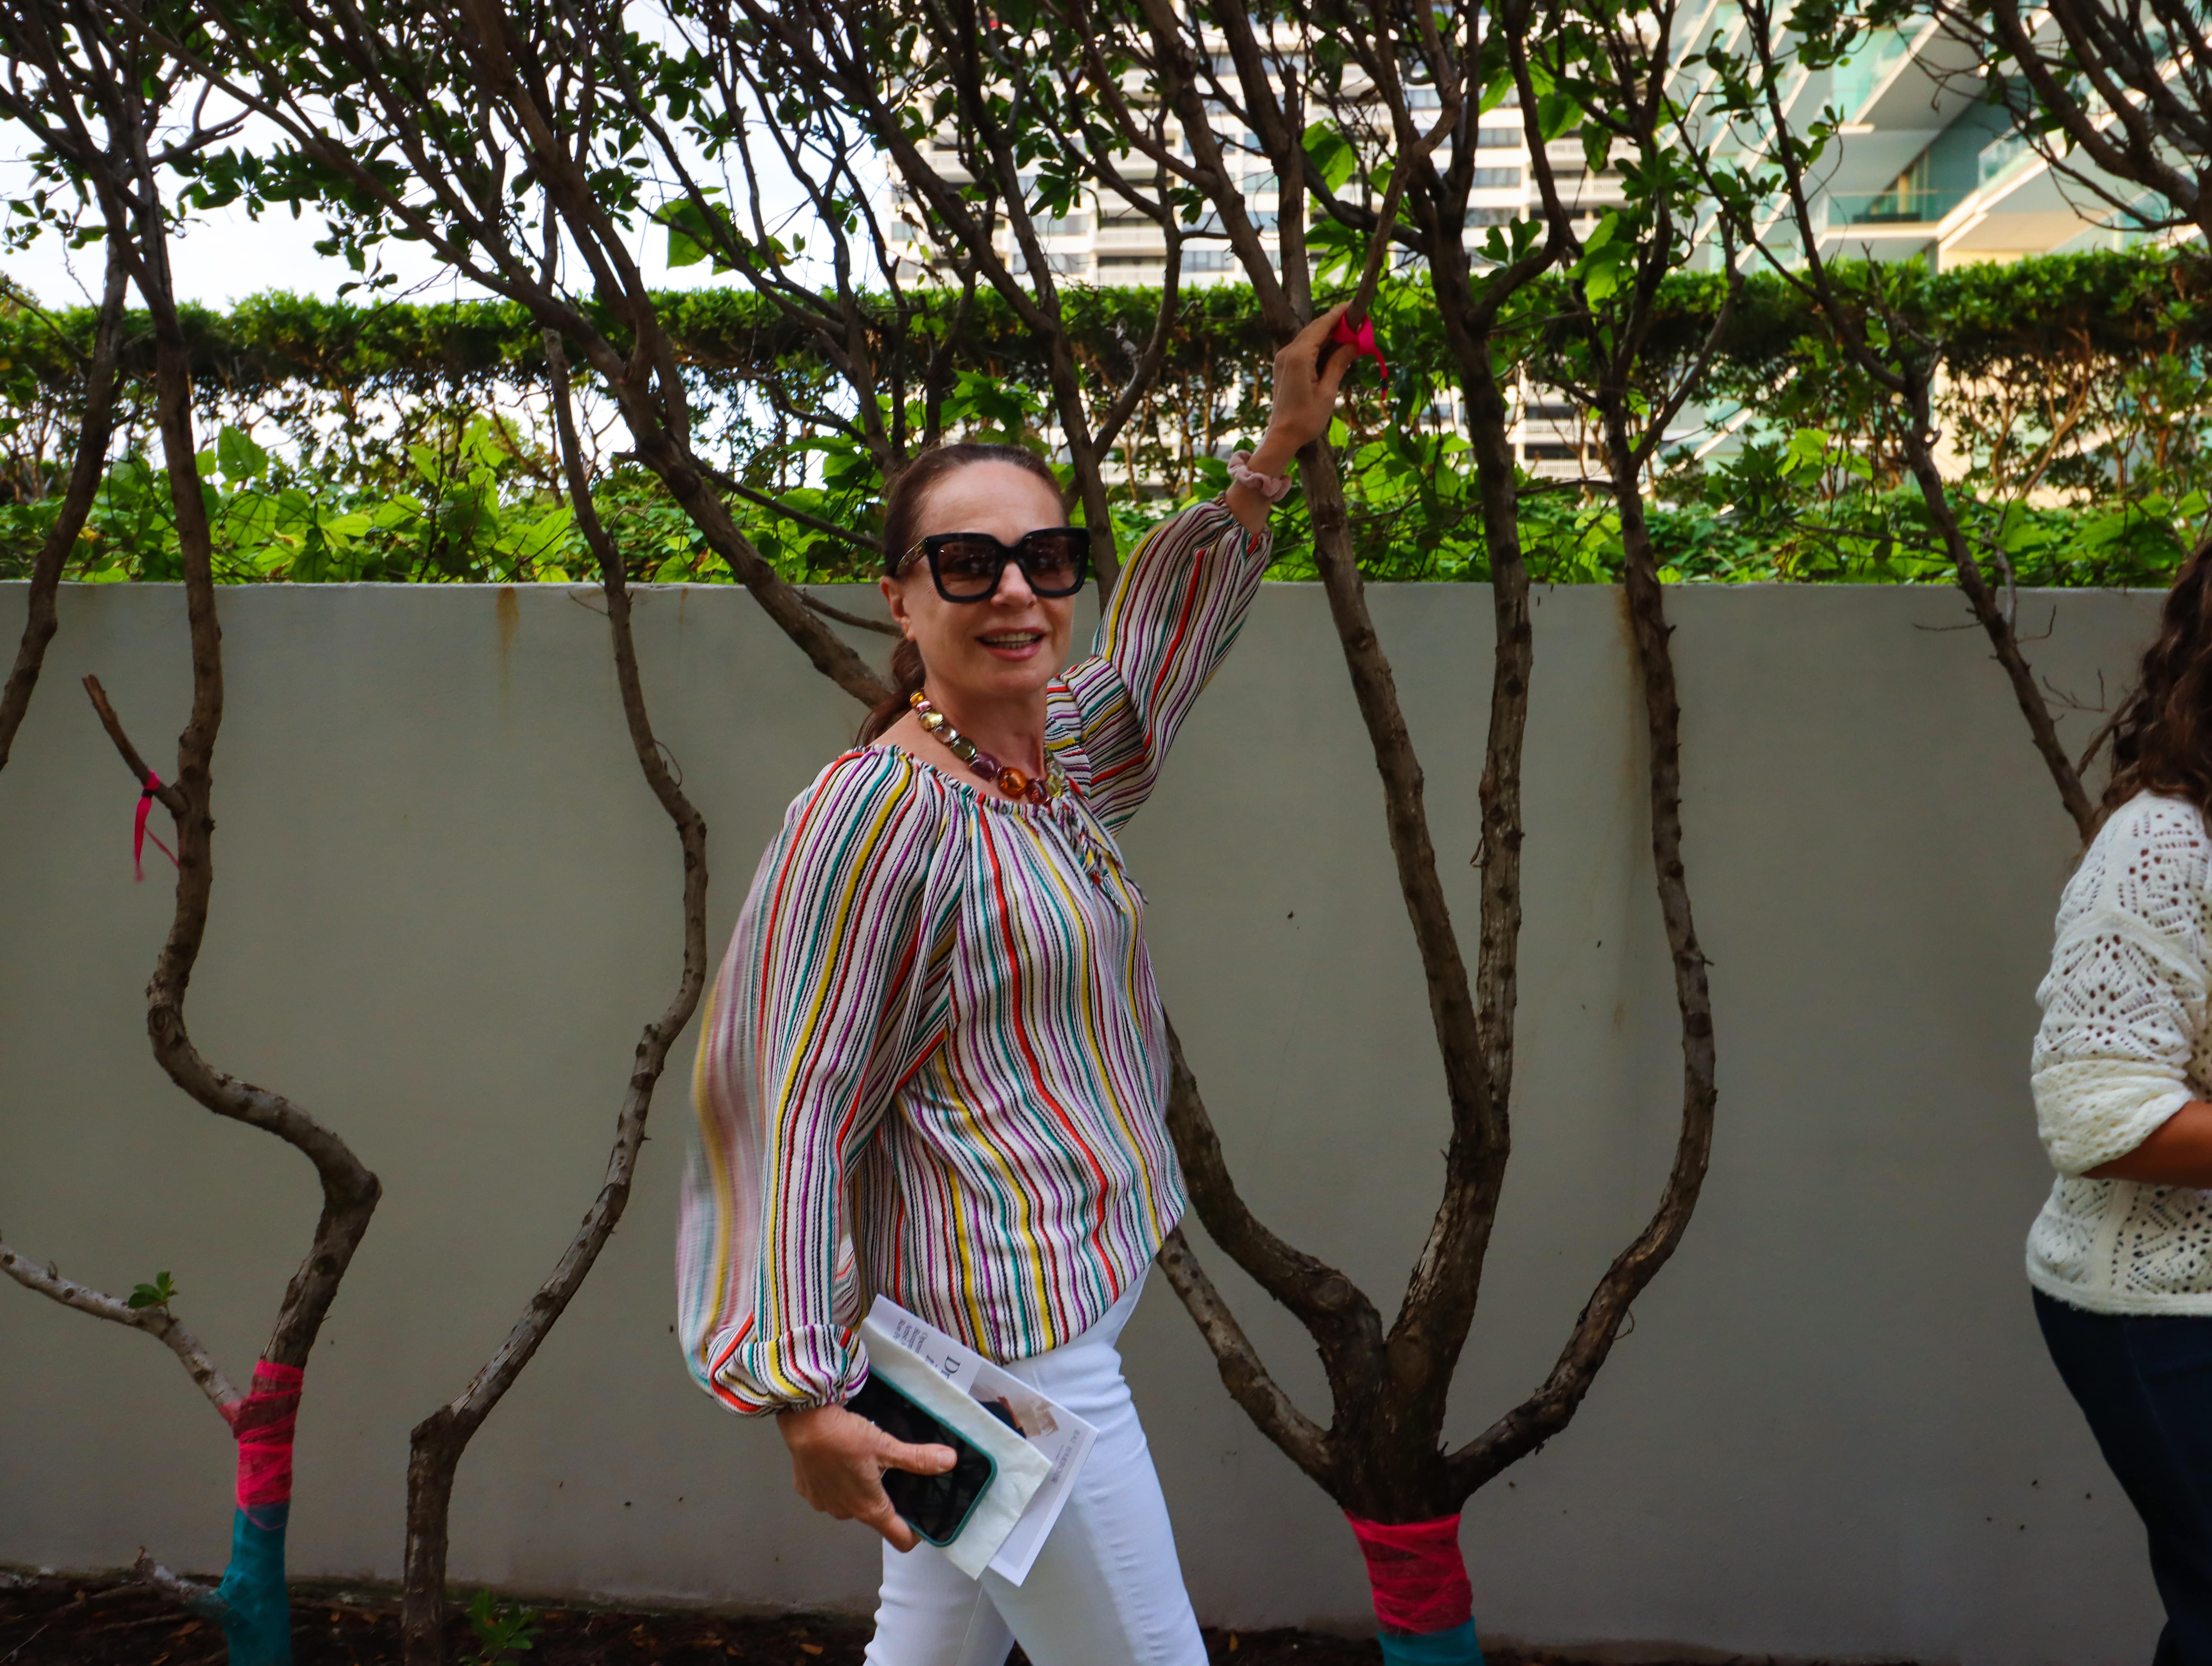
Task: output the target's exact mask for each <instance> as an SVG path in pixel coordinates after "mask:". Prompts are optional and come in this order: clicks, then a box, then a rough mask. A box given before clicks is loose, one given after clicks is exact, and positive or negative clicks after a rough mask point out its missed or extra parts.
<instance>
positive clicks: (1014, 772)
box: [999, 769, 1030, 799]
mask: <svg viewBox="0 0 2212 1666" xmlns="http://www.w3.org/2000/svg"><path fill="white" fill-rule="evenodd" d="M999 786H1000V789H1001V790H1003V791H1004V792H1005V793H1006V796H1007V797H1008V798H1013V799H1018V798H1019V797H1021V796H1022V794H1024V793H1026V792H1028V791H1029V790H1030V778H1029V777H1028V776H1027V775H1024V774H1023V773H1022V772H1021V771H1020V770H1018V769H1001V770H1000V771H999Z"/></svg>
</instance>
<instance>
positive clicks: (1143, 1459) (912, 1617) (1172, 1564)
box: [867, 1279, 1206, 1666]
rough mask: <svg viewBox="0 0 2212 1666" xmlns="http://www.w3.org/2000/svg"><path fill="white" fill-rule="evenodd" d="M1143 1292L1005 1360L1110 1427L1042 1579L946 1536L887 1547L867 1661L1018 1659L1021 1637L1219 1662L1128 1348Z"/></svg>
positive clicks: (911, 1663)
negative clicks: (998, 1565) (1195, 1601)
mask: <svg viewBox="0 0 2212 1666" xmlns="http://www.w3.org/2000/svg"><path fill="white" fill-rule="evenodd" d="M1143 1288H1144V1280H1142V1279H1139V1280H1137V1282H1136V1283H1135V1284H1133V1285H1132V1286H1130V1287H1129V1289H1128V1290H1127V1292H1124V1293H1123V1295H1122V1297H1121V1300H1120V1301H1118V1302H1116V1303H1115V1304H1114V1306H1113V1308H1112V1309H1111V1310H1109V1312H1108V1313H1107V1315H1106V1316H1105V1317H1104V1318H1103V1319H1101V1320H1100V1321H1099V1322H1097V1324H1095V1325H1093V1326H1091V1329H1088V1330H1086V1331H1085V1332H1084V1333H1083V1335H1080V1336H1078V1337H1077V1338H1075V1339H1074V1340H1073V1341H1070V1342H1066V1343H1064V1344H1062V1345H1061V1346H1060V1347H1056V1348H1053V1349H1050V1350H1049V1351H1048V1352H1046V1353H1040V1354H1038V1355H1037V1356H1036V1358H1034V1359H1024V1360H1020V1361H1018V1362H1016V1363H1014V1364H1012V1365H1008V1366H1006V1371H1007V1374H1008V1375H1009V1376H1012V1377H1019V1378H1020V1379H1021V1380H1022V1381H1023V1382H1024V1383H1029V1384H1030V1386H1031V1387H1032V1388H1035V1389H1041V1390H1042V1392H1044V1393H1045V1394H1047V1395H1050V1396H1051V1397H1052V1398H1053V1399H1054V1400H1057V1401H1058V1402H1060V1404H1061V1405H1063V1406H1065V1407H1066V1408H1068V1410H1070V1411H1072V1412H1073V1413H1074V1414H1076V1415H1077V1416H1078V1417H1080V1418H1083V1419H1085V1420H1086V1421H1088V1422H1090V1423H1092V1424H1095V1425H1096V1426H1097V1429H1098V1439H1097V1444H1094V1445H1093V1446H1092V1447H1091V1456H1089V1457H1088V1458H1087V1459H1085V1462H1084V1465H1083V1469H1082V1473H1081V1474H1079V1475H1078V1476H1077V1477H1076V1479H1075V1489H1074V1491H1073V1493H1071V1494H1070V1495H1069V1498H1068V1500H1067V1505H1066V1508H1065V1509H1064V1510H1063V1511H1061V1512H1060V1519H1059V1521H1057V1522H1055V1523H1054V1524H1053V1529H1052V1533H1051V1535H1050V1536H1049V1537H1048V1538H1047V1539H1046V1540H1045V1541H1044V1547H1043V1548H1042V1550H1040V1551H1039V1552H1038V1553H1037V1559H1036V1566H1034V1567H1032V1568H1031V1569H1030V1577H1029V1578H1027V1579H1025V1580H1024V1581H1023V1582H1022V1583H1021V1584H1018V1585H1015V1584H1008V1583H1007V1581H1006V1579H1004V1578H1001V1577H1000V1575H998V1574H995V1573H992V1572H985V1573H984V1575H983V1577H982V1578H981V1579H980V1580H976V1579H970V1578H969V1577H968V1576H967V1575H966V1574H964V1573H963V1572H960V1570H959V1569H957V1568H956V1567H954V1566H952V1564H951V1563H950V1562H948V1561H946V1560H945V1557H944V1555H943V1554H942V1553H941V1552H939V1550H938V1549H937V1548H936V1547H934V1546H933V1545H927V1544H922V1545H917V1546H915V1547H914V1549H912V1550H910V1551H908V1552H907V1553H905V1554H903V1555H902V1554H900V1553H899V1552H897V1551H896V1550H893V1549H892V1548H891V1547H890V1545H888V1544H886V1545H884V1587H883V1596H882V1601H881V1602H880V1603H879V1604H878V1607H877V1609H876V1635H875V1639H874V1640H873V1641H872V1642H871V1643H870V1644H869V1645H868V1654H867V1666H1005V1663H1006V1656H1007V1654H1008V1653H1009V1652H1010V1651H1012V1647H1013V1645H1014V1644H1015V1642H1016V1641H1019V1642H1020V1644H1021V1645H1022V1648H1023V1649H1024V1651H1026V1652H1027V1654H1028V1655H1029V1657H1030V1661H1031V1662H1032V1663H1033V1666H1206V1645H1204V1644H1203V1643H1202V1642H1201V1641H1200V1639H1199V1635H1198V1620H1197V1617H1196V1616H1195V1615H1194V1614H1192V1613H1191V1609H1190V1595H1189V1593H1188V1592H1187V1591H1186V1590H1184V1589H1183V1584H1182V1564H1180V1563H1179V1562H1177V1561H1176V1547H1175V1530H1174V1529H1172V1528H1171V1527H1170V1526H1169V1524H1168V1506H1167V1500H1166V1499H1164V1498H1163V1497H1161V1496H1160V1481H1159V1477H1158V1474H1155V1473H1154V1472H1153V1469H1152V1449H1151V1448H1150V1447H1149V1446H1147V1445H1146V1444H1145V1431H1144V1428H1143V1426H1141V1425H1139V1423H1138V1421H1137V1408H1136V1407H1135V1406H1134V1405H1133V1403H1131V1402H1130V1399H1129V1385H1128V1383H1127V1382H1125V1381H1123V1380H1122V1377H1121V1353H1119V1352H1118V1351H1117V1348H1116V1344H1117V1343H1118V1342H1119V1341H1120V1340H1121V1327H1122V1326H1123V1325H1125V1324H1127V1322H1128V1319H1129V1315H1130V1313H1131V1312H1132V1311H1133V1310H1134V1309H1135V1307H1136V1305H1137V1296H1138V1293H1139V1292H1140V1291H1142V1290H1143Z"/></svg>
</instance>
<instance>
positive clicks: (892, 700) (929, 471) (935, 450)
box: [853, 441, 1060, 746]
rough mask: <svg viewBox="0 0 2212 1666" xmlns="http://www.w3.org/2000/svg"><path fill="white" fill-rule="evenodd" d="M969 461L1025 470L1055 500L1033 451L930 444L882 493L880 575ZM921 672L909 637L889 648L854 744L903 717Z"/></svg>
mask: <svg viewBox="0 0 2212 1666" xmlns="http://www.w3.org/2000/svg"><path fill="white" fill-rule="evenodd" d="M970 463H1008V464H1012V465H1013V466H1014V467H1015V468H1018V469H1026V470H1028V471H1029V472H1030V473H1031V474H1033V475H1035V476H1036V477H1037V478H1038V479H1040V480H1042V481H1043V482H1044V483H1045V484H1046V485H1048V486H1049V487H1051V488H1052V489H1053V493H1054V496H1058V495H1059V492H1060V482H1059V481H1058V480H1057V479H1056V478H1054V475H1053V472H1052V469H1051V467H1050V465H1048V464H1047V463H1046V462H1045V460H1044V459H1042V457H1039V456H1038V455H1037V454H1036V453H1035V452H1033V451H1026V450H1024V449H1023V448H1022V447H1019V446H987V445H981V444H977V443H975V442H972V441H960V442H958V443H957V444H954V445H950V446H936V447H932V448H931V449H930V450H928V451H926V452H924V453H921V456H919V457H917V458H915V459H914V461H913V462H911V463H909V464H908V465H906V468H905V470H904V471H902V473H901V474H900V476H899V477H898V478H897V479H896V480H895V481H893V482H892V483H891V489H890V491H888V492H886V493H885V494H884V572H886V573H888V574H890V575H892V576H894V577H896V575H897V573H898V570H899V569H900V567H901V566H902V565H903V564H904V562H905V561H906V558H907V556H910V555H912V554H913V553H914V549H915V544H919V543H920V542H921V506H922V503H923V502H924V501H925V500H926V499H927V497H928V496H929V492H930V489H931V488H932V487H933V486H934V485H936V484H937V483H938V482H939V481H940V480H942V479H944V478H945V476H946V475H948V474H951V472H952V471H954V470H956V469H964V468H966V467H967V466H968V465H969V464H970ZM927 674H928V673H927V667H926V666H923V664H922V663H921V649H920V648H917V647H915V641H914V638H912V637H911V636H903V637H901V638H900V639H899V645H898V646H897V647H896V648H893V649H892V650H891V691H890V694H889V695H887V696H884V699H883V700H882V701H881V702H878V704H877V705H876V707H875V708H873V709H872V711H870V712H869V713H868V714H867V715H866V717H864V718H862V719H861V720H860V734H859V735H858V737H856V738H855V739H854V743H853V744H854V745H856V746H866V745H868V744H869V743H870V742H871V741H872V740H874V739H876V738H877V737H878V736H879V735H881V734H882V733H883V732H884V730H886V729H888V728H890V726H891V725H892V724H894V723H896V722H897V721H899V719H900V718H902V717H903V716H905V715H906V714H907V710H908V703H907V702H908V701H909V700H910V699H912V698H913V696H915V694H917V693H919V692H920V691H921V683H922V678H924V677H925V676H927Z"/></svg>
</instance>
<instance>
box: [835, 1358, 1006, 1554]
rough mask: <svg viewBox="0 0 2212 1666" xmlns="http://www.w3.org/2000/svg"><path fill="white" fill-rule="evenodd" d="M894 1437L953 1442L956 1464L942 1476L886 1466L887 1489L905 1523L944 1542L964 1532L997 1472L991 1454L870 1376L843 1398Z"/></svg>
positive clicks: (930, 1538)
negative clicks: (848, 1396)
mask: <svg viewBox="0 0 2212 1666" xmlns="http://www.w3.org/2000/svg"><path fill="white" fill-rule="evenodd" d="M845 1409H846V1410H847V1411H848V1412H857V1413H859V1414H860V1415H861V1416H862V1417H865V1418H866V1419H867V1420H868V1421H869V1422H871V1423H872V1424H874V1425H875V1426H877V1427H878V1429H881V1430H882V1431H883V1432H884V1433H885V1434H887V1435H889V1436H890V1437H891V1438H893V1439H894V1440H902V1441H904V1442H906V1443H907V1444H908V1445H909V1446H950V1447H951V1449H952V1450H953V1454H954V1458H953V1464H952V1467H951V1468H950V1469H948V1470H946V1471H945V1473H944V1474H941V1475H917V1474H915V1473H914V1472H913V1471H912V1470H910V1469H886V1470H884V1492H885V1493H887V1494H889V1495H890V1501H891V1508H892V1509H894V1510H896V1511H898V1512H899V1515H900V1517H901V1518H902V1520H904V1521H905V1523H906V1524H907V1525H908V1527H910V1528H912V1529H914V1530H915V1532H916V1533H918V1534H920V1535H921V1536H922V1537H923V1538H925V1539H927V1540H928V1541H929V1542H930V1543H932V1544H933V1545H937V1546H939V1547H943V1546H945V1545H949V1544H951V1542H952V1541H954V1540H955V1539H957V1538H958V1537H959V1536H960V1529H962V1528H963V1527H965V1526H967V1524H968V1518H969V1517H970V1516H972V1515H973V1514H975V1505H976V1503H977V1502H978V1500H980V1499H981V1498H982V1496H983V1490H984V1488H986V1487H988V1486H990V1484H991V1481H992V1480H993V1478H994V1477H995V1476H996V1475H997V1474H998V1473H999V1466H998V1464H997V1462H995V1461H994V1460H993V1458H992V1456H991V1455H990V1454H989V1453H988V1452H986V1451H985V1450H982V1448H981V1447H980V1446H976V1445H974V1444H971V1443H969V1441H968V1440H967V1439H966V1438H963V1436H961V1435H959V1434H958V1433H957V1432H954V1431H953V1430H951V1429H950V1428H947V1427H946V1426H945V1424H944V1423H943V1422H941V1421H939V1419H938V1418H936V1417H935V1416H934V1415H933V1414H931V1413H928V1412H926V1411H924V1410H923V1409H922V1408H921V1407H920V1406H918V1405H916V1404H915V1402H913V1401H911V1400H909V1399H908V1398H907V1397H906V1395H903V1394H901V1393H900V1392H899V1391H898V1390H897V1389H895V1388H893V1387H892V1386H891V1385H890V1383H886V1382H885V1381H884V1379H883V1378H882V1377H876V1376H871V1377H869V1378H868V1379H867V1381H866V1382H865V1383H861V1384H860V1388H859V1389H857V1390H855V1392H854V1395H853V1397H852V1398H851V1399H850V1400H848V1401H847V1402H845Z"/></svg>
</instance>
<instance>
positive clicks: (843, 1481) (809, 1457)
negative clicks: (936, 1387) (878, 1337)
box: [775, 1406, 955, 1550]
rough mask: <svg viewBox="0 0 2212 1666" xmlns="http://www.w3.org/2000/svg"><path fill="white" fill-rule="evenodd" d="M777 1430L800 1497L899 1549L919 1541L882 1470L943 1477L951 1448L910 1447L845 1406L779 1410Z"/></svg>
mask: <svg viewBox="0 0 2212 1666" xmlns="http://www.w3.org/2000/svg"><path fill="white" fill-rule="evenodd" d="M775 1426H776V1428H777V1429H778V1431H779V1432H781V1434H782V1436H783V1444H785V1445H786V1446H787V1447H788V1448H789V1449H790V1451H791V1479H792V1484H793V1486H794V1487H797V1488H798V1489H799V1497H800V1498H802V1499H805V1500H806V1502H807V1503H809V1504H811V1505H813V1506H814V1507H815V1508H816V1509H817V1510H818V1511H821V1512H822V1513H823V1515H825V1516H828V1517H831V1518H832V1519H833V1520H836V1521H841V1522H865V1523H867V1524H868V1525H869V1526H870V1527H872V1528H873V1529H875V1530H876V1531H877V1532H878V1533H880V1534H882V1535H884V1538H885V1539H886V1540H888V1541H890V1544H891V1547H892V1548H894V1549H896V1550H912V1549H913V1548H914V1547H915V1546H916V1545H918V1544H920V1543H921V1536H920V1535H918V1534H916V1533H915V1530H914V1529H912V1528H910V1527H908V1525H907V1524H906V1523H905V1521H904V1520H903V1519H902V1518H901V1517H900V1515H899V1513H898V1511H896V1510H895V1509H893V1508H892V1507H891V1501H890V1494H889V1493H885V1492H884V1471H885V1470H886V1469H904V1470H907V1471H908V1472H909V1473H911V1474H917V1475H941V1474H944V1473H945V1471H946V1470H947V1469H950V1468H951V1467H952V1465H953V1463H954V1462H955V1457H954V1454H953V1450H952V1449H951V1447H950V1446H909V1445H908V1444H906V1443H905V1442H904V1441H902V1440H894V1439H892V1438H891V1437H890V1435H888V1434H885V1433H884V1432H883V1431H882V1430H881V1429H879V1428H878V1427H877V1426H875V1425H874V1424H872V1423H871V1422H869V1421H868V1420H867V1419H866V1418H865V1417H862V1416H861V1415H860V1414H859V1413H857V1412H848V1411H847V1410H846V1409H845V1408H843V1407H842V1406H813V1407H809V1408H805V1409H803V1410H799V1411H790V1412H781V1413H779V1414H777V1415H776V1420H775Z"/></svg>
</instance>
